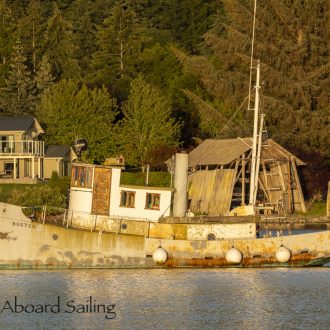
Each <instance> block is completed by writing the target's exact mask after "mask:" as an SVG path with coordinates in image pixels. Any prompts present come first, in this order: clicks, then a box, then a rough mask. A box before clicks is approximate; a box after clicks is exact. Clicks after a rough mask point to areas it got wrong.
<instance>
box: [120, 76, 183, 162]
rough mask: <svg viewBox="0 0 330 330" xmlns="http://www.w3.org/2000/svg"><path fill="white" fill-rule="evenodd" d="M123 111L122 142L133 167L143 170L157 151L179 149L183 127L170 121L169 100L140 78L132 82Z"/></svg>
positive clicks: (172, 120) (171, 119)
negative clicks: (164, 148)
mask: <svg viewBox="0 0 330 330" xmlns="http://www.w3.org/2000/svg"><path fill="white" fill-rule="evenodd" d="M122 111H123V114H124V119H123V121H122V141H123V144H124V150H125V155H126V158H127V160H128V162H129V163H130V164H132V165H142V167H143V166H145V165H146V164H147V163H148V162H150V160H151V154H152V153H153V152H154V151H155V149H157V148H161V147H163V146H178V145H179V142H178V137H179V133H180V124H179V123H177V122H175V121H174V119H173V118H171V111H172V109H171V106H170V102H169V100H168V99H167V98H166V97H164V96H163V95H161V93H160V91H159V89H158V88H156V87H154V86H152V85H150V84H148V83H146V82H145V81H144V79H143V77H142V76H141V75H139V76H138V77H137V78H136V79H135V80H133V81H132V83H131V92H130V95H129V98H128V100H127V101H126V102H125V103H124V105H123V109H122Z"/></svg>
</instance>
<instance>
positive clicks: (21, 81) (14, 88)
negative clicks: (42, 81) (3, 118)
mask: <svg viewBox="0 0 330 330" xmlns="http://www.w3.org/2000/svg"><path fill="white" fill-rule="evenodd" d="M35 93H36V89H35V83H34V81H33V79H32V78H31V72H30V71H29V70H28V68H27V65H26V57H25V56H24V50H23V47H22V43H21V41H20V40H19V39H18V40H17V42H16V45H15V47H14V54H13V59H12V63H11V65H10V72H9V77H8V79H6V85H5V87H3V88H2V89H1V99H0V102H1V105H2V107H3V108H4V109H5V110H6V111H7V112H9V113H11V114H13V115H16V116H19V115H23V114H28V113H30V114H31V113H33V112H34V110H35V109H34V106H35Z"/></svg>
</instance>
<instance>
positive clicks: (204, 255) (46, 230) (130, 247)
mask: <svg viewBox="0 0 330 330" xmlns="http://www.w3.org/2000/svg"><path fill="white" fill-rule="evenodd" d="M125 224H126V226H120V227H119V230H116V231H115V232H109V231H106V230H101V229H99V228H98V229H97V228H96V227H93V228H92V229H86V228H72V227H65V226H59V225H54V224H47V223H40V222H33V221H31V219H29V218H27V217H26V216H25V215H24V214H23V212H22V210H21V208H20V207H19V206H14V205H10V204H5V203H0V268H1V269H67V268H159V267H163V268H180V267H191V268H202V267H207V268H213V267H215V268H226V267H240V268H251V267H255V268H259V267H311V266H322V265H324V264H326V263H328V262H330V230H327V231H322V232H315V233H308V234H299V235H290V236H282V237H269V238H247V239H234V238H233V239H224V240H211V241H208V240H191V239H183V237H180V235H179V234H178V235H177V237H173V235H172V234H171V235H167V234H163V235H161V234H159V233H160V232H162V229H163V232H165V233H166V232H168V230H169V228H170V227H169V226H170V225H168V224H161V223H157V224H151V226H150V223H144V222H141V221H140V222H138V223H137V222H134V223H133V222H132V223H130V222H129V221H126V222H125ZM127 224H128V225H127ZM148 224H149V225H148ZM163 226H164V227H163ZM127 227H128V228H127ZM130 227H131V228H132V229H131V231H129V230H128V229H129V228H130ZM154 227H155V228H156V227H157V231H155V230H153V228H154ZM121 228H125V229H121ZM180 228H181V227H180ZM182 228H183V227H182ZM125 231H126V232H125ZM160 244H161V246H162V248H163V249H164V250H165V251H166V252H167V254H168V259H167V261H166V262H165V263H164V264H162V265H159V264H156V263H155V262H154V260H153V258H152V255H153V252H154V251H155V250H156V249H157V248H158V247H159V245H160ZM280 246H285V247H287V248H288V249H289V250H290V252H291V258H290V260H289V261H287V262H283V263H281V262H278V261H277V259H276V257H275V254H276V250H277V249H278V248H279V247H280ZM231 247H235V248H236V249H238V250H239V251H240V252H241V253H242V256H243V258H242V261H241V262H240V263H239V264H230V263H228V262H227V261H226V252H227V251H228V250H229V249H230V248H231Z"/></svg>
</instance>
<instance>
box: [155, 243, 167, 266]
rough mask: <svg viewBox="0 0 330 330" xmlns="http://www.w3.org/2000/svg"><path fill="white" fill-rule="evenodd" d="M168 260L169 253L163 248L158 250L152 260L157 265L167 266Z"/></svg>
mask: <svg viewBox="0 0 330 330" xmlns="http://www.w3.org/2000/svg"><path fill="white" fill-rule="evenodd" d="M167 258H168V254H167V251H166V250H165V249H163V248H162V247H159V248H157V249H156V250H155V251H154V253H153V254H152V259H153V260H154V262H155V263H156V264H159V265H162V264H165V262H166V261H167Z"/></svg>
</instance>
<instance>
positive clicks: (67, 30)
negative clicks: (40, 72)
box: [44, 5, 80, 80]
mask: <svg viewBox="0 0 330 330" xmlns="http://www.w3.org/2000/svg"><path fill="white" fill-rule="evenodd" d="M75 53H76V47H75V45H74V38H73V33H72V26H71V24H70V23H69V22H67V21H66V20H65V19H64V18H63V17H62V14H61V12H60V10H59V8H58V7H57V6H56V5H54V11H53V15H52V16H51V17H50V18H49V19H48V21H47V30H46V33H45V44H44V55H46V56H47V58H48V60H49V63H50V65H51V67H52V74H53V76H54V77H55V79H56V80H59V79H61V78H77V77H79V75H80V69H79V66H78V62H77V60H76V58H75V56H76V54H75Z"/></svg>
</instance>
